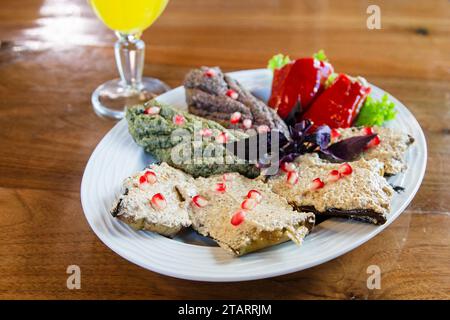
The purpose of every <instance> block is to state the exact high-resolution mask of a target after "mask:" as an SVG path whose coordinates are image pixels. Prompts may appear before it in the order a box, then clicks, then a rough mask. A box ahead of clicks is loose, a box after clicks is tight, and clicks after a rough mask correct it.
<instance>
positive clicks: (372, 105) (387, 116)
mask: <svg viewBox="0 0 450 320" xmlns="http://www.w3.org/2000/svg"><path fill="white" fill-rule="evenodd" d="M396 115H397V111H395V103H394V102H392V101H390V100H389V97H388V95H387V94H384V95H383V97H382V98H381V100H376V99H374V98H372V97H371V96H368V97H367V99H366V101H365V102H364V105H363V106H362V108H361V111H360V112H359V115H358V118H357V119H356V122H355V125H356V126H381V125H382V124H383V123H385V122H386V121H389V120H393V119H395V116H396Z"/></svg>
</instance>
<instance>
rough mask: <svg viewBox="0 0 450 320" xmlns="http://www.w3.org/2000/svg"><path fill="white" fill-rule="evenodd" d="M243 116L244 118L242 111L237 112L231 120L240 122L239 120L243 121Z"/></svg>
mask: <svg viewBox="0 0 450 320" xmlns="http://www.w3.org/2000/svg"><path fill="white" fill-rule="evenodd" d="M241 118H242V113H240V112H235V113H233V114H232V115H231V117H230V122H231V124H236V123H239V121H241Z"/></svg>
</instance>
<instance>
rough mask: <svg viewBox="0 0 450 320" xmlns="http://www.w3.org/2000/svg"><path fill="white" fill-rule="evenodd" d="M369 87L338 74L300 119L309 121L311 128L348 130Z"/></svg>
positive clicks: (368, 91) (367, 93)
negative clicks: (326, 127) (323, 127)
mask: <svg viewBox="0 0 450 320" xmlns="http://www.w3.org/2000/svg"><path fill="white" fill-rule="evenodd" d="M370 90H371V88H370V86H367V85H364V84H363V83H361V82H360V81H358V80H352V79H350V78H349V77H348V76H347V75H345V74H340V75H339V76H338V77H337V78H336V80H335V81H334V82H333V84H332V85H331V86H330V87H329V88H327V89H326V90H325V91H324V92H323V93H322V94H321V95H320V96H318V97H317V99H316V100H314V102H313V103H312V104H311V106H310V108H309V109H308V111H307V112H305V113H304V114H303V115H302V117H301V118H302V119H309V120H311V121H312V122H313V127H314V128H317V127H318V126H321V125H328V126H329V127H330V128H332V129H333V128H348V127H350V126H351V125H352V124H353V121H354V120H355V118H356V116H357V115H358V113H359V110H360V108H361V106H362V104H363V102H364V100H365V99H366V97H367V96H368V95H369V93H370Z"/></svg>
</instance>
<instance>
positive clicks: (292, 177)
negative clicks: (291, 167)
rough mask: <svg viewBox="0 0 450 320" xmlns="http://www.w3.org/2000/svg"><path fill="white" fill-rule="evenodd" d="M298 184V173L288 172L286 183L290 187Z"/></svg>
mask: <svg viewBox="0 0 450 320" xmlns="http://www.w3.org/2000/svg"><path fill="white" fill-rule="evenodd" d="M297 182H298V173H297V172H295V171H291V172H288V174H287V183H289V184H290V185H292V186H293V185H295V184H297Z"/></svg>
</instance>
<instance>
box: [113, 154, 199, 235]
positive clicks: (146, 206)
mask: <svg viewBox="0 0 450 320" xmlns="http://www.w3.org/2000/svg"><path fill="white" fill-rule="evenodd" d="M192 182H193V179H192V178H191V177H189V176H188V175H186V174H185V173H183V172H182V171H180V170H177V169H174V168H172V167H170V166H169V165H167V164H166V163H162V164H161V165H156V164H152V165H150V166H149V167H148V168H147V169H145V170H143V171H141V172H138V173H136V174H135V175H133V176H131V177H129V178H127V179H125V181H124V183H123V194H122V195H121V196H119V198H118V199H117V200H116V202H115V203H114V204H113V207H112V209H111V214H112V215H113V217H116V218H118V219H120V220H122V221H123V222H125V223H126V224H128V225H130V226H131V227H132V228H134V229H136V230H140V229H142V230H147V231H153V232H157V233H159V234H162V235H165V236H173V235H175V234H176V233H177V232H178V231H180V230H181V229H182V228H185V227H189V226H190V225H191V221H190V219H189V214H188V210H187V208H188V206H189V202H186V201H185V200H184V199H183V198H182V196H181V190H189V188H192Z"/></svg>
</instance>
